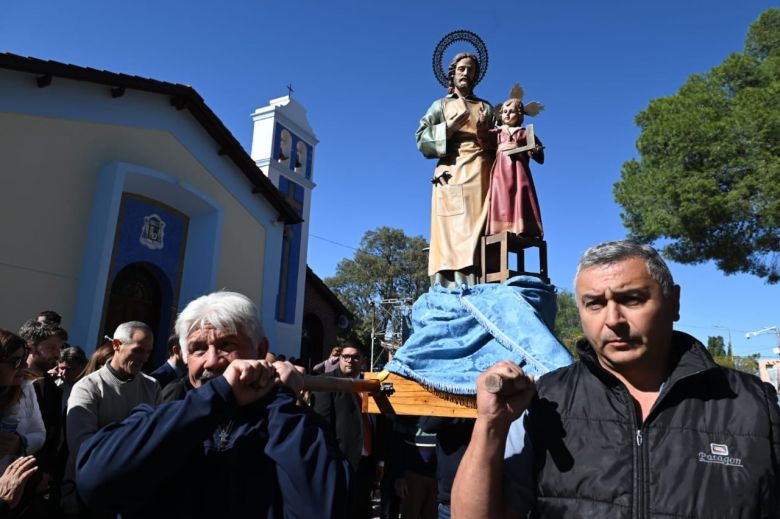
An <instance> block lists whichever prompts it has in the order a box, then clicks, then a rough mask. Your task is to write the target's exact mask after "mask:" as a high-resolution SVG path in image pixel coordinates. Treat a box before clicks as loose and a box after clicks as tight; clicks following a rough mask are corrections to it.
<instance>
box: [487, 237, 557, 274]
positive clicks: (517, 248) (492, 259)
mask: <svg viewBox="0 0 780 519" xmlns="http://www.w3.org/2000/svg"><path fill="white" fill-rule="evenodd" d="M531 247H536V248H538V249H539V272H526V270H525V249H530V248H531ZM480 253H481V260H482V276H481V277H480V282H481V283H503V282H504V281H506V280H507V279H509V278H511V277H514V276H519V275H525V276H536V277H538V278H539V279H541V280H542V281H544V282H545V283H549V282H550V278H548V277H547V242H546V241H544V240H542V239H537V238H529V237H526V236H521V235H518V234H514V233H511V232H507V231H504V232H500V233H498V234H492V235H490V236H483V237H482V239H481V240H480ZM511 253H515V254H517V270H511V269H510V268H509V254H511Z"/></svg>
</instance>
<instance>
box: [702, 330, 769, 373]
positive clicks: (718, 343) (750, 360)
mask: <svg viewBox="0 0 780 519" xmlns="http://www.w3.org/2000/svg"><path fill="white" fill-rule="evenodd" d="M707 350H708V351H709V352H710V355H712V358H713V360H714V361H715V362H716V363H717V364H719V365H721V366H723V367H726V368H733V369H738V370H739V371H744V372H745V373H750V374H751V375H758V357H759V356H760V354H758V353H756V354H753V355H747V356H744V357H742V356H739V355H737V356H734V355H732V354H731V342H729V344H728V347H726V343H725V341H724V340H723V337H721V336H717V337H712V336H710V337H707Z"/></svg>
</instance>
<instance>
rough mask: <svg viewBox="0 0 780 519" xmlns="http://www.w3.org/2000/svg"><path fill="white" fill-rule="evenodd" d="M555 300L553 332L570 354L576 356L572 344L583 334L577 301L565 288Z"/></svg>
mask: <svg viewBox="0 0 780 519" xmlns="http://www.w3.org/2000/svg"><path fill="white" fill-rule="evenodd" d="M556 302H557V305H558V313H557V314H556V315H555V326H554V329H553V333H554V334H555V336H556V337H558V339H559V340H560V341H561V342H562V343H563V345H564V346H566V348H567V349H568V350H569V351H570V352H571V354H572V355H574V356H576V355H577V353H576V350H575V348H574V344H575V343H576V342H577V340H578V339H579V338H580V337H582V336H583V334H582V325H581V324H580V313H579V311H578V310H577V303H576V301H575V300H574V295H573V294H572V293H571V292H567V291H566V290H561V291H560V292H558V294H557V299H556Z"/></svg>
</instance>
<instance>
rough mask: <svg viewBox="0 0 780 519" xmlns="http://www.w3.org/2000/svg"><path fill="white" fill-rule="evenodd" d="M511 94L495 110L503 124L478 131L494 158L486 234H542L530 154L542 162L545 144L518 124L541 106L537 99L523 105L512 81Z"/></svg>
mask: <svg viewBox="0 0 780 519" xmlns="http://www.w3.org/2000/svg"><path fill="white" fill-rule="evenodd" d="M510 96H511V97H510V99H508V100H507V101H505V102H504V103H502V104H501V106H499V107H497V109H496V111H495V113H496V114H497V115H498V116H499V117H500V118H501V122H502V123H503V124H502V125H501V126H498V127H496V128H491V129H490V130H488V132H487V133H484V132H481V133H482V134H481V135H480V138H481V139H487V141H488V142H486V143H484V145H485V147H489V148H494V149H495V150H496V160H495V162H494V163H493V167H492V169H491V171H490V198H489V200H490V208H489V211H488V218H487V230H486V235H488V236H489V235H491V234H497V233H500V232H503V231H509V232H512V233H515V234H519V235H523V236H528V237H531V238H542V236H543V235H544V232H543V230H542V215H541V212H540V211H539V200H538V199H537V198H536V189H535V188H534V182H533V179H532V178H531V169H530V167H529V160H530V159H531V158H533V159H534V160H535V161H536V162H538V163H539V164H543V163H544V148H543V147H542V144H541V141H539V139H538V138H536V137H535V135H534V133H533V131H532V127H531V128H522V127H521V125H522V124H523V119H524V116H525V115H536V114H537V113H539V112H540V111H541V110H542V109H543V107H542V105H540V104H539V103H536V102H533V103H528V106H524V105H523V101H522V89H521V88H520V86H519V85H515V87H514V88H513V89H512V93H511V94H510ZM529 130H530V131H529ZM529 141H531V142H529Z"/></svg>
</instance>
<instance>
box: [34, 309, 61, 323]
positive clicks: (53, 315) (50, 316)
mask: <svg viewBox="0 0 780 519" xmlns="http://www.w3.org/2000/svg"><path fill="white" fill-rule="evenodd" d="M40 317H43V318H44V320H46V321H48V322H50V323H54V324H62V316H61V315H60V314H58V313H57V312H55V311H54V310H44V311H43V312H41V313H39V314H38V318H40Z"/></svg>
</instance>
